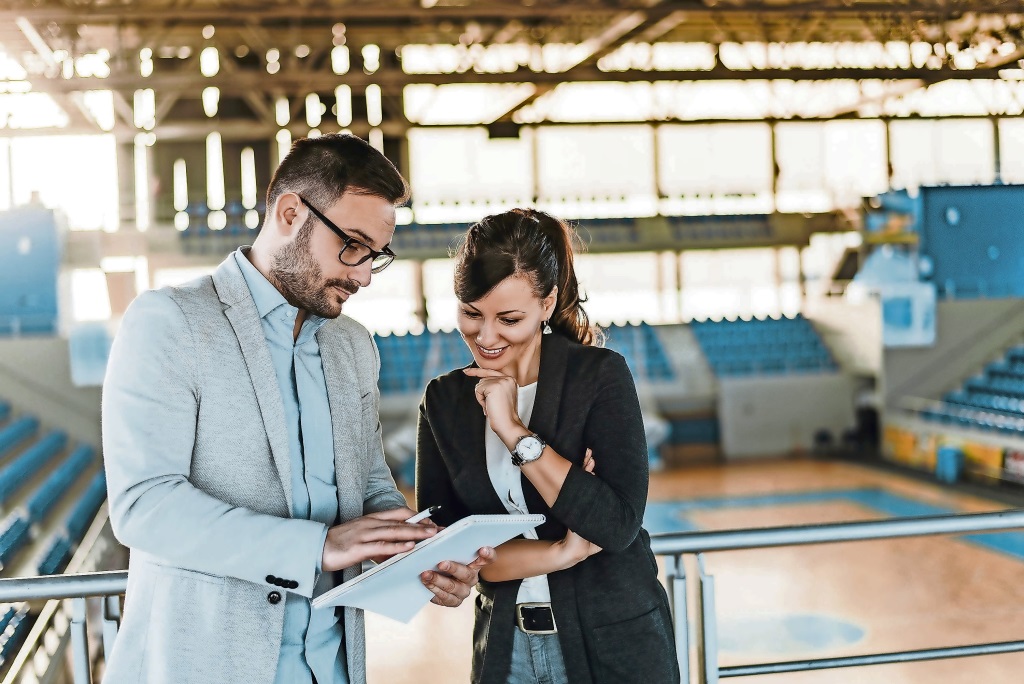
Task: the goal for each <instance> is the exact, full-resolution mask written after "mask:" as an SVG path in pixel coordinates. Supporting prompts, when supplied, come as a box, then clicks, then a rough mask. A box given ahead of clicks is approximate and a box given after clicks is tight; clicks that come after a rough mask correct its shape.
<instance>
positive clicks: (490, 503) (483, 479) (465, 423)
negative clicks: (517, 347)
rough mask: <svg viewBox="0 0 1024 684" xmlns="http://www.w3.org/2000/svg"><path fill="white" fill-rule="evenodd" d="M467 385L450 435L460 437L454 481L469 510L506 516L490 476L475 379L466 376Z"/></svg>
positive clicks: (456, 444)
mask: <svg viewBox="0 0 1024 684" xmlns="http://www.w3.org/2000/svg"><path fill="white" fill-rule="evenodd" d="M470 367H471V368H476V367H477V365H476V364H475V363H474V364H473V365H472V366H470ZM464 383H465V386H464V387H463V388H462V391H460V392H459V396H458V406H457V408H456V410H455V411H453V412H452V413H451V420H452V423H453V425H452V429H451V430H450V434H453V435H458V437H457V438H456V439H454V440H452V447H453V448H454V449H455V451H456V452H457V453H458V462H459V471H458V473H456V474H455V477H454V478H453V480H454V481H455V483H454V484H455V486H456V488H457V489H458V491H459V493H460V494H461V495H462V497H463V499H465V501H466V503H467V504H468V505H469V507H470V508H472V509H475V510H479V511H482V512H487V513H495V514H502V513H507V511H506V510H505V504H504V502H503V501H502V500H501V498H500V497H499V496H498V493H497V492H495V491H494V485H493V484H492V483H491V476H490V475H489V474H488V472H487V446H486V442H485V440H484V434H485V433H486V430H487V419H486V418H485V417H484V412H483V409H481V408H480V404H478V403H477V401H476V395H475V394H474V393H473V389H474V388H475V387H476V379H475V378H470V377H468V376H467V377H466V378H465V380H464Z"/></svg>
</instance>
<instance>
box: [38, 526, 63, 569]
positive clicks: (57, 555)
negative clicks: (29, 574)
mask: <svg viewBox="0 0 1024 684" xmlns="http://www.w3.org/2000/svg"><path fill="white" fill-rule="evenodd" d="M70 560H71V540H70V539H68V538H67V537H66V536H64V535H63V534H58V535H56V536H55V537H54V538H53V541H52V542H50V545H49V546H48V547H47V548H46V550H45V551H44V552H43V555H42V558H41V559H40V560H39V562H38V563H37V564H36V570H37V571H38V572H39V574H40V575H57V574H60V573H61V572H63V570H64V568H66V567H67V565H68V561H70Z"/></svg>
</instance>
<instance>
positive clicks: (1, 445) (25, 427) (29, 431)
mask: <svg viewBox="0 0 1024 684" xmlns="http://www.w3.org/2000/svg"><path fill="white" fill-rule="evenodd" d="M38 429H39V421H38V420H37V419H35V418H33V417H32V416H22V417H21V418H18V419H17V420H15V421H14V422H12V423H11V424H10V425H8V426H6V427H5V428H4V429H3V430H0V457H3V456H4V455H6V454H7V453H8V452H9V451H11V450H12V449H14V447H16V446H18V444H20V443H21V442H22V441H23V440H25V439H26V438H28V437H30V436H31V435H33V434H35V432H36V430H38Z"/></svg>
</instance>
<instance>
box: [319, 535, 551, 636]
mask: <svg viewBox="0 0 1024 684" xmlns="http://www.w3.org/2000/svg"><path fill="white" fill-rule="evenodd" d="M544 520H545V517H544V516H543V515H471V516H469V517H466V518H463V519H462V520H460V521H458V522H457V523H455V524H453V525H451V526H449V527H447V528H445V529H444V530H441V531H440V532H438V533H437V534H436V535H434V536H433V537H431V538H429V539H424V540H423V541H421V542H419V543H418V544H416V546H415V548H413V549H412V550H411V551H406V552H405V553H400V554H398V555H397V556H392V557H391V558H389V559H388V560H386V561H384V562H383V563H381V564H380V565H376V566H374V567H373V568H371V569H370V570H368V571H366V572H364V573H363V574H361V575H359V576H358V577H354V578H352V579H350V580H349V581H348V582H345V583H343V584H339V585H338V586H336V587H334V588H333V589H331V590H329V591H326V592H324V593H323V594H321V595H320V596H317V597H316V598H314V599H313V607H314V608H328V607H331V606H351V607H353V608H362V609H363V610H368V611H371V612H373V613H377V614H379V615H384V616H385V617H389V618H391V619H392V620H398V621H399V622H409V620H411V619H412V618H413V617H414V616H415V615H416V613H418V612H419V611H420V609H421V608H423V606H425V605H426V604H427V603H429V602H430V599H431V598H433V597H434V594H433V593H432V592H431V591H430V590H429V589H427V588H426V587H425V586H423V583H422V582H421V581H420V573H422V572H424V571H426V570H434V569H436V568H437V564H438V563H440V562H441V561H446V560H449V561H455V562H456V563H469V562H471V561H472V560H473V559H474V558H476V552H477V551H479V550H480V547H483V546H491V547H494V546H498V545H499V544H503V543H505V542H506V541H508V540H509V539H512V538H513V537H515V536H517V535H520V534H522V533H523V532H526V531H527V530H532V529H533V528H534V527H536V526H537V525H540V524H541V523H542V522H544Z"/></svg>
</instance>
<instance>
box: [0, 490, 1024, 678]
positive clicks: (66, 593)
mask: <svg viewBox="0 0 1024 684" xmlns="http://www.w3.org/2000/svg"><path fill="white" fill-rule="evenodd" d="M1017 529H1024V510H1008V511H1000V512H997V513H971V514H962V515H943V516H928V517H916V518H904V519H900V520H873V521H866V522H852V523H831V524H825V525H803V526H787V527H769V528H763V529H743V530H726V531H719V532H680V533H669V534H659V535H654V536H652V538H651V547H652V549H653V550H654V553H655V554H657V555H659V556H664V557H665V560H666V569H667V573H666V574H667V584H668V589H669V596H670V600H671V605H672V611H673V620H674V624H675V638H676V647H677V652H678V656H679V665H680V671H681V672H682V676H683V680H682V681H683V682H686V683H689V682H690V666H689V656H690V645H691V639H690V634H689V624H688V620H687V617H688V610H687V598H686V580H687V576H686V571H685V567H684V562H683V560H684V557H685V556H688V555H695V556H696V558H697V567H698V573H697V578H696V581H697V606H696V620H695V625H696V628H697V629H696V631H697V634H696V635H695V639H694V640H693V642H694V643H695V646H696V653H697V658H698V663H697V664H698V668H697V671H698V675H697V679H698V681H700V682H703V683H705V684H716V683H717V682H718V681H719V679H721V678H726V677H744V676H750V675H760V674H778V673H782V672H802V671H807V670H822V669H831V668H840V667H856V666H865V665H880V664H885V663H900V662H914V661H922V660H937V659H944V658H961V657H968V656H979V655H990V654H996V653H1013V652H1018V651H1024V641H1009V642H998V643H982V644H973V645H968V646H954V647H940V648H932V649H923V650H914V651H896V652H890V653H872V654H865V655H856V656H845V657H839V658H821V659H815V660H802V661H790V662H775V663H754V664H747V665H738V666H730V667H720V666H719V664H718V647H717V642H718V634H717V627H716V625H717V622H716V616H715V592H714V577H713V576H711V575H709V574H708V573H707V572H706V570H705V567H704V559H703V554H704V553H709V552H716V551H738V550H749V549H765V548H775V547H782V546H806V545H811V544H831V543H840V542H854V541H870V540H882V539H900V538H906V537H926V536H935V535H948V534H964V533H977V532H1003V531H1008V530H1017ZM127 582H128V573H127V572H125V571H120V572H94V573H84V574H77V575H62V576H49V577H19V578H13V579H0V602H17V601H31V600H51V601H52V600H53V599H70V600H71V601H72V618H71V624H70V626H69V629H70V632H71V649H72V654H73V674H74V680H73V681H74V682H75V684H89V683H91V681H92V665H91V662H90V658H89V645H88V634H87V625H86V613H87V611H86V599H87V598H94V597H98V598H102V599H103V612H102V620H103V633H102V644H103V651H104V653H110V648H111V647H112V646H113V642H114V639H115V637H116V636H117V629H118V626H119V624H120V612H119V599H118V597H119V596H120V595H121V594H123V593H124V591H125V588H126V586H127ZM47 605H48V607H49V606H54V605H55V604H54V603H52V602H51V603H50V604H47ZM41 617H42V616H41ZM24 656H25V653H24V651H23V652H22V653H20V654H19V659H18V660H16V662H15V663H14V665H13V666H12V668H11V671H10V672H9V673H8V675H7V677H5V678H4V680H3V684H14V683H15V682H17V681H18V672H17V670H18V669H20V667H19V666H20V665H21V664H24V662H25V657H24Z"/></svg>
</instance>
